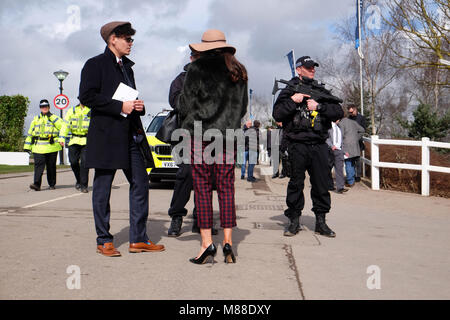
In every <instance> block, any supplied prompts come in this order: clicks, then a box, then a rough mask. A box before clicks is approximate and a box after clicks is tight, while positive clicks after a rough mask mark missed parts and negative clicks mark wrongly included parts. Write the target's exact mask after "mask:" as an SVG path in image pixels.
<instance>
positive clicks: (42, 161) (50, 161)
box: [33, 152, 58, 187]
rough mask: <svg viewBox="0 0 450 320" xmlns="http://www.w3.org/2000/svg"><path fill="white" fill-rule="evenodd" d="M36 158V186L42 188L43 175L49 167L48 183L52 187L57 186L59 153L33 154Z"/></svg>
mask: <svg viewBox="0 0 450 320" xmlns="http://www.w3.org/2000/svg"><path fill="white" fill-rule="evenodd" d="M33 156H34V184H35V185H36V186H38V187H41V184H42V174H43V173H44V169H45V167H47V182H48V185H49V186H50V187H54V186H55V184H56V157H57V156H58V152H50V153H33Z"/></svg>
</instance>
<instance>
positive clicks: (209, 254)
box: [189, 243, 217, 264]
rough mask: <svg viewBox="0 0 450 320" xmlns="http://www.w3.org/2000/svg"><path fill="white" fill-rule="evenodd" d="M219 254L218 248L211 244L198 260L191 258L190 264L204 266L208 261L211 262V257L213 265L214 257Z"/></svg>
mask: <svg viewBox="0 0 450 320" xmlns="http://www.w3.org/2000/svg"><path fill="white" fill-rule="evenodd" d="M216 253H217V248H216V246H215V245H214V243H211V244H210V245H209V247H208V248H206V250H205V251H203V253H202V255H201V256H200V257H198V258H191V259H189V261H190V262H192V263H195V264H204V263H205V262H206V261H208V260H209V257H211V260H212V261H211V263H214V256H215V255H216Z"/></svg>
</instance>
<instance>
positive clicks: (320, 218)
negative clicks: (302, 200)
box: [315, 213, 336, 238]
mask: <svg viewBox="0 0 450 320" xmlns="http://www.w3.org/2000/svg"><path fill="white" fill-rule="evenodd" d="M325 215H326V213H316V230H315V232H316V233H317V234H320V235H322V236H325V237H330V238H334V237H336V233H335V232H334V231H333V230H331V229H330V228H329V227H328V226H327V224H326V222H325Z"/></svg>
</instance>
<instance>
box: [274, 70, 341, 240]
mask: <svg viewBox="0 0 450 320" xmlns="http://www.w3.org/2000/svg"><path fill="white" fill-rule="evenodd" d="M301 81H302V82H303V81H304V80H301V79H300V78H299V77H294V78H292V79H291V80H290V81H289V83H290V84H292V85H296V84H298V83H300V82H301ZM305 81H306V79H305ZM309 81H311V79H309ZM314 83H315V84H316V85H317V86H320V85H319V84H318V83H317V82H314ZM320 90H323V92H326V93H329V91H328V90H326V89H325V88H324V87H323V86H320ZM294 94H295V92H294V91H293V90H291V89H289V88H285V89H283V90H282V91H281V93H280V95H279V96H278V98H277V100H276V102H275V105H274V109H273V118H274V119H275V120H276V121H279V122H283V128H284V130H285V137H286V139H287V141H288V153H289V161H290V164H291V177H290V181H289V184H288V188H287V196H286V204H287V206H288V209H287V210H285V212H284V214H285V215H286V216H287V217H288V218H289V221H290V224H289V226H288V229H287V230H286V232H285V235H286V236H292V235H295V234H296V233H297V232H298V231H299V230H300V225H299V217H300V216H301V213H302V210H303V207H304V204H305V198H304V194H303V188H304V180H305V171H308V174H309V176H310V181H311V185H312V188H311V199H312V202H313V208H312V211H313V212H314V214H315V215H316V232H317V233H320V234H323V235H327V236H335V234H334V232H333V231H331V230H330V229H329V228H328V226H326V224H325V215H326V213H328V212H329V211H330V208H331V199H330V193H329V191H328V189H329V170H330V168H329V165H328V146H327V144H326V143H325V140H326V139H327V136H328V129H330V128H331V121H336V120H338V119H340V118H342V117H343V115H344V113H343V110H342V107H341V106H340V105H339V104H336V103H328V102H322V101H321V103H320V104H319V106H318V116H316V117H315V118H313V117H312V116H310V115H309V112H303V113H302V112H301V111H300V110H302V109H303V108H306V107H307V102H306V99H304V100H303V101H302V102H301V103H300V104H297V103H295V102H294V101H293V100H292V99H291V97H292V96H293V95H294ZM313 120H314V121H313Z"/></svg>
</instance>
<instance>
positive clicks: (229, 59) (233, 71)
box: [223, 51, 248, 82]
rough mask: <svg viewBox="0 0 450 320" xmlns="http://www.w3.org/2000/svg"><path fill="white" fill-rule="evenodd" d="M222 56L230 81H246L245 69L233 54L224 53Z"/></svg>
mask: <svg viewBox="0 0 450 320" xmlns="http://www.w3.org/2000/svg"><path fill="white" fill-rule="evenodd" d="M223 56H224V57H225V64H226V66H227V68H228V71H230V76H231V81H233V82H238V81H239V80H243V81H247V80H248V76H247V69H245V67H244V65H243V64H242V63H240V62H239V61H238V59H236V57H235V56H234V54H232V53H230V52H226V51H225V52H224V53H223Z"/></svg>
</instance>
